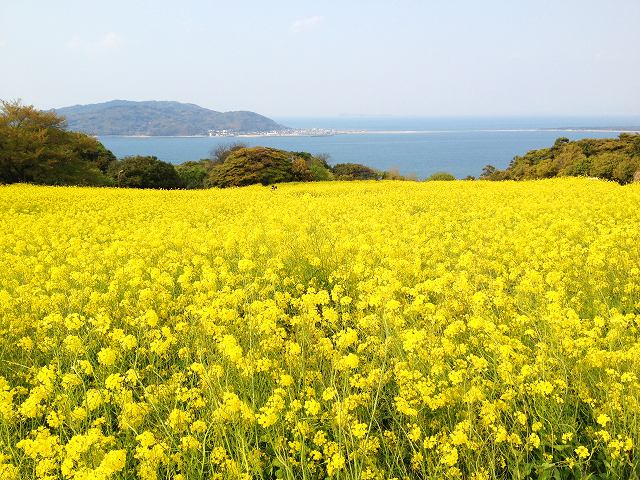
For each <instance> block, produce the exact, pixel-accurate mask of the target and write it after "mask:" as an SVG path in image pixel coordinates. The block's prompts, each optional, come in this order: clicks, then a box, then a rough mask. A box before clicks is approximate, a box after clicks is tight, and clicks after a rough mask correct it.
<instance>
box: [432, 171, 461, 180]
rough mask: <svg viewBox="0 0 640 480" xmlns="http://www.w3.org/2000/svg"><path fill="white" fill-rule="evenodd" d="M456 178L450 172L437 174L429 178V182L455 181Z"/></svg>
mask: <svg viewBox="0 0 640 480" xmlns="http://www.w3.org/2000/svg"><path fill="white" fill-rule="evenodd" d="M455 179H456V177H455V176H454V175H452V174H450V173H449V172H436V173H434V174H433V175H431V176H429V177H427V179H426V180H427V181H428V182H429V181H439V182H442V181H451V180H455Z"/></svg>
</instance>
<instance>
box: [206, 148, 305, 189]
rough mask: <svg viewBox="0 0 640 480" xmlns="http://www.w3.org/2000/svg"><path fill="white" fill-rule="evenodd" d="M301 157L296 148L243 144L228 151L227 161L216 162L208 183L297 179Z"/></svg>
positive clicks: (235, 184)
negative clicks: (295, 171)
mask: <svg viewBox="0 0 640 480" xmlns="http://www.w3.org/2000/svg"><path fill="white" fill-rule="evenodd" d="M298 159H301V156H300V155H299V154H296V153H295V152H287V151H285V150H278V149H275V148H268V147H251V148H241V149H238V150H234V151H233V152H231V153H230V154H229V155H227V157H226V158H225V160H224V162H223V163H221V164H220V163H219V164H216V165H214V167H213V168H212V169H211V173H210V174H209V178H208V180H207V185H208V186H211V187H221V188H225V187H240V186H244V185H252V184H256V183H261V184H262V185H271V184H274V183H280V182H292V181H294V180H296V176H295V173H294V171H293V162H294V160H298ZM302 159H303V160H304V158H302Z"/></svg>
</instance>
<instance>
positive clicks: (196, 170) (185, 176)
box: [175, 158, 213, 189]
mask: <svg viewBox="0 0 640 480" xmlns="http://www.w3.org/2000/svg"><path fill="white" fill-rule="evenodd" d="M212 168H213V162H212V161H211V160H209V159H208V158H205V159H202V160H200V161H199V162H184V163H181V164H180V165H176V167H175V169H176V173H177V174H178V176H179V177H180V180H181V182H182V186H183V187H184V188H187V189H196V188H205V186H206V185H205V183H206V180H207V177H208V176H209V173H210V172H211V169H212Z"/></svg>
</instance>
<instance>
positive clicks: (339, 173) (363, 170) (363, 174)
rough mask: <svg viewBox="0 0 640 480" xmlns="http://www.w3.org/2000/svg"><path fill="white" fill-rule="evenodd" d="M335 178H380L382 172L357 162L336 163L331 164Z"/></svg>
mask: <svg viewBox="0 0 640 480" xmlns="http://www.w3.org/2000/svg"><path fill="white" fill-rule="evenodd" d="M332 170H333V175H334V178H335V179H336V180H380V179H381V178H382V177H383V174H382V173H380V172H378V171H377V170H374V169H373V168H370V167H367V166H366V165H360V164H359V163H338V164H337V165H334V166H333V169H332Z"/></svg>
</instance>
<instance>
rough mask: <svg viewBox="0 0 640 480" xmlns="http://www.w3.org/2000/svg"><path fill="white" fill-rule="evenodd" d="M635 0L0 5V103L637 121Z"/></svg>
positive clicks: (639, 34)
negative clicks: (169, 104)
mask: <svg viewBox="0 0 640 480" xmlns="http://www.w3.org/2000/svg"><path fill="white" fill-rule="evenodd" d="M638 19H640V1H639V0H606V1H605V0H598V1H596V0H554V1H551V0H518V1H513V0H512V1H508V0H484V1H477V0H455V1H454V0H451V1H445V0H440V1H429V0H422V1H420V0H384V1H379V0H351V1H346V0H343V1H310V0H298V1H288V0H283V1H279V0H272V1H269V2H267V1H242V0H238V1H233V2H229V1H225V2H219V1H195V0H194V1H189V0H184V1H181V2H176V1H170V2H169V1H162V0H155V1H150V0H139V1H134V0H128V1H121V0H111V1H109V2H98V1H92V0H83V1H75V0H58V1H55V2H49V1H34V0H21V1H19V0H0V62H1V63H0V64H1V65H2V74H0V98H3V99H14V98H21V99H22V100H23V101H24V102H25V103H30V104H34V105H36V106H38V107H40V108H49V107H60V106H66V105H72V104H78V103H94V102H101V101H106V100H110V99H115V98H120V99H129V100H178V101H183V102H191V103H196V104H199V105H202V106H205V107H208V108H213V109H216V110H223V111H227V110H253V111H257V112H260V113H263V114H265V115H271V116H332V115H341V114H365V115H420V116H450V115H451V116H455V115H625V114H628V115H637V114H640V49H639V48H638V45H640V28H638Z"/></svg>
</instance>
